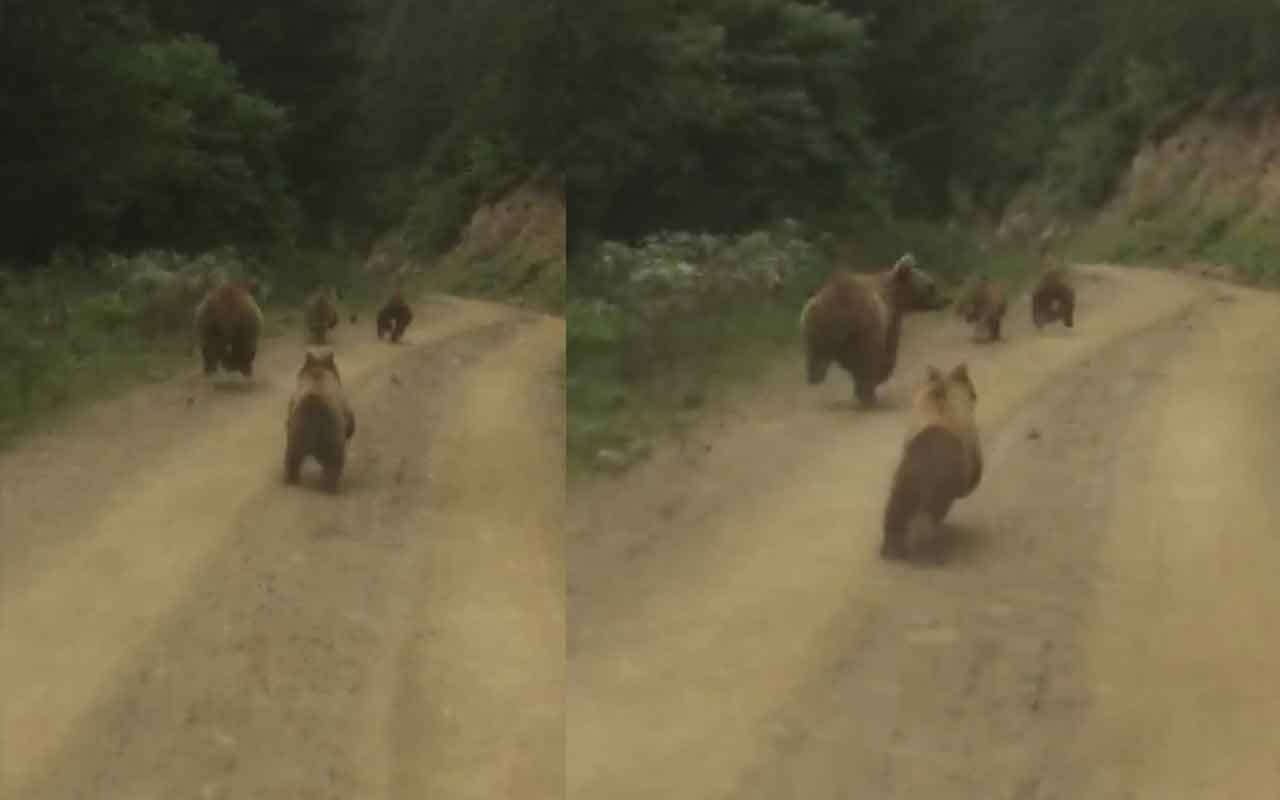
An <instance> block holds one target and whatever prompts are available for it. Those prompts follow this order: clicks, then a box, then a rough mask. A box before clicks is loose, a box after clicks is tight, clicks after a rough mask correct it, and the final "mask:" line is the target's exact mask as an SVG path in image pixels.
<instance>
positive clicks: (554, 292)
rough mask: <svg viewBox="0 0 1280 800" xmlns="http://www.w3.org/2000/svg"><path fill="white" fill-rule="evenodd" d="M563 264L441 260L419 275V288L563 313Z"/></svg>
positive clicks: (491, 259) (499, 259)
mask: <svg viewBox="0 0 1280 800" xmlns="http://www.w3.org/2000/svg"><path fill="white" fill-rule="evenodd" d="M564 275H565V269H564V263H563V262H562V261H556V260H550V259H543V260H538V261H527V260H524V259H520V258H516V257H513V256H503V255H496V256H489V257H485V258H475V259H462V258H455V259H448V258H446V259H443V260H442V261H441V262H440V263H439V265H438V266H437V267H435V268H432V269H428V270H426V271H424V272H422V273H421V279H420V283H421V286H422V288H425V289H430V290H432V291H437V292H445V293H448V294H456V295H458V296H460V297H475V298H479V299H483V300H495V301H500V302H506V303H517V304H520V305H527V306H530V307H533V308H536V309H538V310H540V311H544V312H546V313H548V314H555V315H563V314H564V313H565V284H564Z"/></svg>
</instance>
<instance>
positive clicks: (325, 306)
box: [302, 285, 338, 344]
mask: <svg viewBox="0 0 1280 800" xmlns="http://www.w3.org/2000/svg"><path fill="white" fill-rule="evenodd" d="M302 318H303V321H304V322H305V324H306V326H307V331H308V333H310V334H311V343H312V344H325V343H326V340H327V338H328V333H329V331H331V330H333V329H334V328H336V327H338V291H337V290H336V289H334V288H333V287H332V286H329V285H325V286H321V287H320V288H318V289H316V290H315V291H314V292H312V293H311V296H310V297H308V298H307V303H306V305H305V306H304V307H303V310H302Z"/></svg>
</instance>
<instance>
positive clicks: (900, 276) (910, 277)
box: [885, 253, 947, 311]
mask: <svg viewBox="0 0 1280 800" xmlns="http://www.w3.org/2000/svg"><path fill="white" fill-rule="evenodd" d="M885 281H886V283H887V285H888V287H889V293H890V295H891V296H892V298H893V302H894V305H896V306H897V307H898V308H900V309H902V310H903V311H937V310H939V309H943V308H946V307H947V298H946V297H945V296H944V295H943V293H942V292H941V290H939V288H938V284H937V281H935V280H934V279H933V276H931V275H930V274H929V273H927V272H925V271H924V270H922V269H920V268H919V267H918V266H916V257H915V256H914V255H913V254H911V253H905V254H903V255H902V257H901V258H899V259H898V260H897V261H896V262H895V263H894V265H893V266H892V267H891V268H890V269H889V271H888V272H887V273H886V274H885Z"/></svg>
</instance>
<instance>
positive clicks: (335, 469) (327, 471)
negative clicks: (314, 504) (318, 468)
mask: <svg viewBox="0 0 1280 800" xmlns="http://www.w3.org/2000/svg"><path fill="white" fill-rule="evenodd" d="M345 462H346V454H345V453H343V452H342V451H341V450H337V451H335V452H334V453H331V454H330V455H329V458H328V459H326V460H325V462H324V488H325V491H327V492H329V494H337V492H338V482H339V481H340V480H341V479H342V467H343V465H344V463H345Z"/></svg>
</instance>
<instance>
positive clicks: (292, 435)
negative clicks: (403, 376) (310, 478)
mask: <svg viewBox="0 0 1280 800" xmlns="http://www.w3.org/2000/svg"><path fill="white" fill-rule="evenodd" d="M355 432H356V415H355V412H353V411H352V410H351V407H350V406H349V405H348V404H347V398H346V394H345V393H344V392H343V390H342V380H341V378H340V377H339V376H338V366H337V364H335V363H334V360H333V353H326V354H324V355H316V354H314V353H311V352H308V353H307V355H306V360H305V361H303V364H302V369H300V370H298V384H297V388H296V389H295V390H294V393H293V397H291V398H290V400H289V415H288V420H287V421H286V423H285V437H286V441H285V453H284V477H285V482H286V483H291V484H292V483H297V482H298V477H299V475H300V474H301V470H302V462H303V460H304V459H306V458H307V457H308V456H310V457H311V458H314V459H315V460H316V461H318V462H320V466H321V467H322V468H323V469H324V486H325V488H326V489H327V490H328V491H329V492H336V491H338V481H339V480H340V479H341V477H342V468H343V466H344V465H345V464H346V460H347V442H348V441H349V440H350V439H351V437H352V436H354V435H355Z"/></svg>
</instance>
